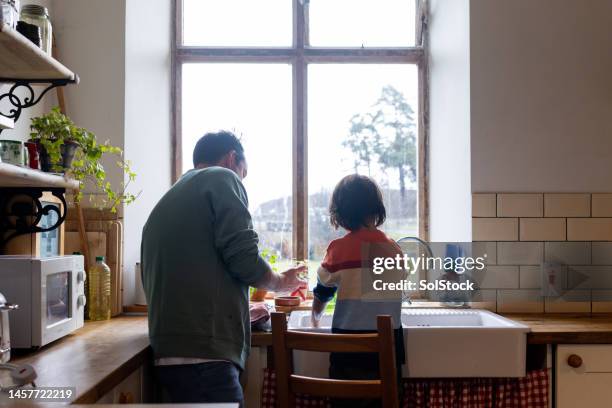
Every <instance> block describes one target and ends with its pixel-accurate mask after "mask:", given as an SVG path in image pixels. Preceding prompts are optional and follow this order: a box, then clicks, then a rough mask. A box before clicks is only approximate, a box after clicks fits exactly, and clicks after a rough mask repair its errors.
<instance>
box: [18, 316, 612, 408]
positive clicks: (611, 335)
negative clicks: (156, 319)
mask: <svg viewBox="0 0 612 408" xmlns="http://www.w3.org/2000/svg"><path fill="white" fill-rule="evenodd" d="M505 316H506V317H508V318H510V319H513V320H516V321H517V322H520V323H523V324H525V325H527V326H529V327H530V328H531V333H529V334H528V337H527V340H528V343H530V344H612V315H595V316H589V315H558V314H550V315H536V314H533V315H530V314H521V315H519V314H509V315H505ZM147 332H148V329H147V319H146V317H145V316H122V317H117V318H114V319H112V320H109V321H104V322H87V323H86V324H85V327H83V328H82V329H80V330H78V331H76V332H75V333H73V334H71V335H69V336H66V337H65V338H63V339H61V340H58V341H56V342H54V343H52V344H50V345H48V346H46V347H43V348H42V349H40V350H38V351H37V352H32V353H29V354H25V355H23V354H22V355H18V354H17V353H14V355H13V359H12V360H11V363H15V364H24V363H27V364H31V365H32V366H33V367H34V368H35V369H36V371H37V373H38V379H37V380H36V383H37V385H39V386H48V387H76V394H75V397H74V399H73V401H72V402H73V403H82V404H89V403H93V402H95V401H97V400H98V399H99V398H100V397H101V396H103V395H104V394H106V393H107V392H109V391H110V390H111V389H112V388H113V387H115V386H116V385H117V384H118V383H119V382H121V380H123V378H125V377H126V376H127V375H129V374H130V373H131V372H133V371H134V370H135V369H137V368H138V367H139V366H141V365H142V364H145V363H146V362H147V361H149V359H150V358H151V349H150V347H149V339H148V335H147ZM251 343H252V345H253V346H255V347H266V346H271V345H272V335H271V334H270V333H262V332H253V334H252V338H251Z"/></svg>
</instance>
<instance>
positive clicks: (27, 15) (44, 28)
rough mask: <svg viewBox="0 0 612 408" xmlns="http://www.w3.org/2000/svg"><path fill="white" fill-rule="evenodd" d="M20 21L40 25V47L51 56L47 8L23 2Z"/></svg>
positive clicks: (50, 32) (51, 40) (51, 33)
mask: <svg viewBox="0 0 612 408" xmlns="http://www.w3.org/2000/svg"><path fill="white" fill-rule="evenodd" d="M20 18H21V21H25V22H26V23H28V24H34V25H35V26H38V27H40V40H41V41H40V48H41V49H42V50H43V51H44V52H46V53H47V55H49V56H51V47H52V45H53V27H52V26H51V20H50V19H49V10H48V9H47V8H46V7H42V6H38V5H36V4H24V6H23V7H22V8H21V17H20Z"/></svg>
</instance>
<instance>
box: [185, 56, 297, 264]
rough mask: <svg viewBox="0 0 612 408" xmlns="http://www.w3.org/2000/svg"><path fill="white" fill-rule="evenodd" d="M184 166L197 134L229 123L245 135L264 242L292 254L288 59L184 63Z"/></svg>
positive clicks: (249, 181) (253, 205) (250, 186)
mask: <svg viewBox="0 0 612 408" xmlns="http://www.w3.org/2000/svg"><path fill="white" fill-rule="evenodd" d="M182 108H183V170H184V171H187V170H189V169H190V168H192V167H193V166H192V159H191V158H192V153H193V148H194V146H195V143H196V142H197V140H198V139H199V138H200V137H201V136H202V135H203V134H204V133H206V132H208V131H215V130H219V129H227V130H231V131H233V132H234V133H236V135H237V136H239V137H241V138H242V143H243V146H244V149H245V154H246V158H247V163H248V175H247V177H246V178H245V179H244V185H245V188H246V190H247V194H248V196H249V210H250V211H251V214H252V215H253V224H254V228H255V230H256V231H257V232H258V233H259V238H260V248H261V249H262V250H263V249H268V250H269V251H268V252H269V253H273V254H276V255H277V256H280V257H281V258H282V259H291V245H292V235H291V234H292V232H291V231H292V222H291V217H292V208H291V194H292V175H291V157H292V156H291V142H292V138H291V129H292V122H291V67H290V66H289V65H285V64H185V65H183V107H182Z"/></svg>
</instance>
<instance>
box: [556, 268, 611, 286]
mask: <svg viewBox="0 0 612 408" xmlns="http://www.w3.org/2000/svg"><path fill="white" fill-rule="evenodd" d="M567 285H568V288H570V289H597V290H607V289H610V290H612V266H598V265H586V266H584V265H579V266H569V267H568V271H567Z"/></svg>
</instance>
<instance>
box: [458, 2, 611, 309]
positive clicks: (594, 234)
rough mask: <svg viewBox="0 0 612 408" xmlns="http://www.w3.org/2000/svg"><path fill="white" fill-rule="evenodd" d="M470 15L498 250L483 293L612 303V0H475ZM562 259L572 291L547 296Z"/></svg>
mask: <svg viewBox="0 0 612 408" xmlns="http://www.w3.org/2000/svg"><path fill="white" fill-rule="evenodd" d="M470 20H471V23H470V29H471V33H470V90H471V95H470V116H471V189H472V192H474V193H478V194H474V196H473V202H472V206H473V217H474V218H473V220H472V221H473V239H474V240H475V241H484V242H489V244H488V245H487V248H488V249H489V251H490V253H491V254H493V256H492V257H491V259H492V261H491V263H492V266H490V267H489V269H488V271H487V275H486V279H485V284H484V286H485V289H483V291H482V297H483V299H484V300H485V301H488V302H490V305H493V307H495V308H496V309H497V310H498V311H502V312H543V311H546V312H608V311H610V305H611V304H612V303H611V301H612V292H610V291H609V290H607V289H606V288H608V287H609V288H612V286H611V285H612V281H609V279H608V276H612V267H611V266H609V265H612V259H611V258H612V256H611V255H610V254H612V244H611V243H610V241H612V218H611V217H612V211H610V201H611V197H612V196H611V195H609V194H599V193H608V192H610V191H612V180H611V175H612V137H611V136H612V115H610V112H612V76H611V75H610V72H612V52H611V48H610V44H612V3H611V2H610V1H607V0H593V1H588V2H580V1H575V0H540V1H537V2H534V1H530V0H514V1H511V2H510V1H505V0H472V1H471V2H470ZM508 193H522V194H508ZM560 193H572V194H560ZM551 261H553V262H560V263H561V264H563V265H564V266H563V268H564V275H563V276H562V277H561V279H562V283H563V296H561V297H546V298H545V297H543V296H542V292H541V290H540V286H541V273H540V264H541V263H542V262H551Z"/></svg>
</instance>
